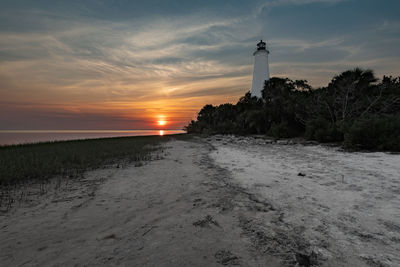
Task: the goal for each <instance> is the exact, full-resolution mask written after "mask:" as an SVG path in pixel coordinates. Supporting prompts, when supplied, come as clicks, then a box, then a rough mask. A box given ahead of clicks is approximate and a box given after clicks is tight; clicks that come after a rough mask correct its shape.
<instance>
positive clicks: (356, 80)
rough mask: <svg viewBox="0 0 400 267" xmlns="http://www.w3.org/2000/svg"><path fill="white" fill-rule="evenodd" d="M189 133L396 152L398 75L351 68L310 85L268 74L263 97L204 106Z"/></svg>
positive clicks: (399, 119)
mask: <svg viewBox="0 0 400 267" xmlns="http://www.w3.org/2000/svg"><path fill="white" fill-rule="evenodd" d="M186 130H187V132H188V133H208V134H217V133H219V134H267V135H269V136H273V137H276V138H291V137H304V138H306V139H309V140H316V141H319V142H342V143H343V144H344V146H345V147H346V148H349V149H368V150H388V151H400V139H399V138H400V137H399V136H400V77H399V78H393V77H386V76H384V77H383V79H382V80H381V81H378V79H377V78H376V77H375V76H374V74H373V72H372V71H370V70H362V69H359V68H357V69H354V70H349V71H345V72H343V73H341V74H340V75H337V76H335V77H334V78H333V79H332V81H331V82H330V83H329V84H328V86H326V87H322V88H317V89H313V88H311V86H310V85H308V84H307V81H305V80H297V81H292V80H290V79H287V78H271V79H270V80H269V81H266V82H265V86H264V90H263V91H262V99H257V98H254V97H251V95H250V93H246V94H245V96H243V97H242V98H240V100H239V101H238V103H237V104H236V105H233V104H223V105H219V106H212V105H206V106H204V107H203V108H202V109H201V110H200V112H199V114H198V116H197V120H196V121H191V122H190V123H189V125H187V126H186Z"/></svg>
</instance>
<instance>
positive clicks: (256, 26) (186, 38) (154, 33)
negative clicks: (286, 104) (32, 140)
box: [0, 0, 400, 127]
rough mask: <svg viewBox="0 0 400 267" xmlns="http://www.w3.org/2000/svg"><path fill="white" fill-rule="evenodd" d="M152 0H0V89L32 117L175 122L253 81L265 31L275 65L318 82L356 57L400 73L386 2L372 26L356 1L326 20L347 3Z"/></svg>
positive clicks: (275, 70)
mask: <svg viewBox="0 0 400 267" xmlns="http://www.w3.org/2000/svg"><path fill="white" fill-rule="evenodd" d="M135 2H136V1H135ZM158 2H159V5H156V6H155V5H154V1H146V3H144V2H143V3H137V2H136V3H133V2H131V1H122V0H121V1H120V0H118V1H99V0H92V1H90V2H86V1H85V2H79V3H78V2H76V3H75V2H74V3H72V4H66V3H67V2H57V3H53V2H52V1H51V2H49V1H47V0H46V1H44V0H43V1H40V2H38V3H37V4H32V3H27V5H26V6H25V7H21V4H17V3H16V2H9V3H8V5H4V9H2V10H1V11H0V15H1V16H0V17H1V18H0V22H1V23H0V94H1V98H2V99H3V100H4V101H7V102H9V103H11V102H12V103H21V104H19V105H17V104H15V106H16V107H18V109H20V110H22V109H24V110H25V109H29V110H31V111H32V112H31V113H29V111H27V110H25V111H26V112H25V113H24V114H26V116H27V117H29V116H34V114H36V115H37V116H39V115H40V114H42V113H40V112H39V110H40V109H41V108H42V109H43V110H44V111H46V112H48V114H58V113H57V111H58V112H61V113H62V114H70V115H71V116H70V117H68V116H69V115H68V116H67V115H66V117H68V118H69V119H68V120H70V121H71V123H72V121H73V120H75V119H76V120H78V118H79V114H82V116H83V117H86V118H94V117H96V118H104V120H105V121H110V120H115V121H118V119H117V118H121V121H124V120H125V119H126V118H129V119H132V121H136V123H138V125H139V124H140V125H142V122H139V121H140V120H141V119H143V118H145V119H147V120H150V119H151V118H152V116H156V115H157V114H160V113H168V114H170V115H171V119H173V120H174V121H180V123H181V124H180V125H179V123H177V124H175V125H176V127H181V126H182V125H183V124H184V123H186V121H187V120H189V119H190V118H193V117H194V116H195V115H196V111H197V110H198V109H199V108H201V106H203V105H204V104H206V103H212V104H220V103H224V102H236V101H237V99H238V98H239V97H240V96H241V95H243V94H244V93H245V92H246V91H248V90H249V88H250V85H251V74H252V65H253V57H252V51H253V49H254V47H255V42H256V41H257V40H258V39H260V38H262V37H268V41H269V42H268V44H269V46H270V50H271V54H270V64H271V65H270V71H271V74H272V75H278V76H285V77H290V78H292V79H308V80H309V81H310V82H311V84H312V85H314V86H320V85H325V84H327V83H328V81H329V80H330V79H331V78H332V77H333V75H335V74H337V73H338V72H340V71H343V70H345V69H348V68H353V67H356V66H363V67H364V66H365V67H368V68H373V69H377V73H378V74H381V73H383V72H386V73H387V74H396V72H397V73H398V71H399V64H398V62H399V59H400V55H398V52H397V51H398V49H397V47H398V45H400V40H399V39H398V38H397V36H398V34H397V33H399V29H400V28H399V27H398V23H399V21H398V20H397V19H395V18H393V17H392V16H389V15H390V14H389V15H386V14H387V13H388V12H386V13H385V18H384V19H382V17H380V18H379V19H375V17H374V16H369V15H368V16H367V15H365V16H367V17H368V18H369V19H370V20H373V23H372V24H368V23H366V22H365V21H366V20H365V19H364V18H363V17H362V16H360V15H359V14H358V13H357V12H356V11H354V10H353V11H352V12H349V14H350V13H351V14H350V15H348V16H345V19H344V20H343V21H344V22H342V21H340V23H339V21H335V23H333V20H332V18H335V17H336V16H337V13H340V14H343V12H339V11H340V10H341V9H340V10H338V9H337V8H346V9H347V8H349V5H350V7H351V4H352V2H354V1H345V0H343V1H339V0H337V1H329V0H325V1H324V0H319V1H318V0H303V1H300V0H297V1H296V0H277V1H257V0H256V1H249V2H244V1H237V0H232V1H223V2H224V3H222V1H217V2H215V1H195V2H192V1H190V3H189V1H177V2H175V1H173V2H170V1H169V4H167V3H164V2H163V1H158ZM341 2H343V4H346V6H344V7H341V4H342V3H341ZM49 3H53V4H52V5H49ZM171 3H172V4H171ZM132 5H134V8H133V6H132ZM364 6H365V5H364ZM152 7H153V8H152ZM254 7H256V10H257V11H256V12H255V13H257V14H258V15H254V12H253V11H254ZM270 8H275V11H276V12H267V11H268V10H269V9H270ZM311 8H312V10H313V12H314V11H315V13H312V14H310V12H311V11H309V9H311ZM353 8H357V10H358V9H359V8H360V7H359V6H358V4H356V3H354V6H353ZM11 11H12V12H11ZM14 11H15V12H14ZM278 11H279V12H278ZM317 11H318V12H319V13H318V12H317ZM252 12H253V13H252ZM263 12H264V13H263ZM327 12H328V13H327ZM354 12H355V13H354ZM346 14H347V13H346ZM353 16H355V17H356V19H354V18H353ZM321 17H327V19H321ZM368 21H369V20H368ZM349 22H351V23H349ZM342 24H344V25H348V27H345V28H340V27H342ZM337 25H340V27H339V26H337ZM339 28H340V29H339ZM332 29H333V30H332ZM50 103H51V105H50ZM1 105H4V103H3V104H2V103H0V106H1ZM7 107H8V108H9V110H10V112H11V107H10V105H7ZM29 114H31V115H29ZM88 114H95V115H93V117H91V115H88ZM103 115H104V116H103ZM40 116H41V115H40ZM49 116H50V115H49ZM21 118H22V115H21ZM93 120H96V121H97V119H93ZM99 120H100V119H99ZM32 121H34V119H32ZM56 121H57V120H54V122H56ZM0 122H3V121H0ZM110 125H111V124H110ZM112 125H114V124H112Z"/></svg>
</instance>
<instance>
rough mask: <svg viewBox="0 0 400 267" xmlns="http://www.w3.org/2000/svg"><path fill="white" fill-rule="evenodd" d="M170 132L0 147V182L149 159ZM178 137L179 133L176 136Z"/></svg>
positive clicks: (71, 174)
mask: <svg viewBox="0 0 400 267" xmlns="http://www.w3.org/2000/svg"><path fill="white" fill-rule="evenodd" d="M174 136H175V137H177V136H178V135H171V136H135V137H117V138H100V139H86V140H73V141H57V142H44V143H36V144H23V145H11V146H1V147H0V186H1V187H4V186H13V185H15V184H19V183H21V182H24V181H27V180H29V181H32V180H37V181H42V180H44V181H45V180H48V179H49V178H51V177H54V176H62V177H65V178H73V177H78V176H79V175H81V174H82V172H84V171H86V170H90V169H96V168H100V167H102V166H106V165H109V164H116V163H120V162H128V163H129V162H135V163H136V164H137V165H140V164H141V162H142V161H147V160H150V159H151V157H152V152H154V151H155V150H157V149H158V148H159V147H160V143H161V142H164V141H167V140H169V139H170V138H171V137H174ZM178 138H179V136H178Z"/></svg>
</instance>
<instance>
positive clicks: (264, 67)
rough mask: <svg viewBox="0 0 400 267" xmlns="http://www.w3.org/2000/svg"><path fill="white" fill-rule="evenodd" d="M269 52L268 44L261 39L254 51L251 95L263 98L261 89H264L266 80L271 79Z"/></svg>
mask: <svg viewBox="0 0 400 267" xmlns="http://www.w3.org/2000/svg"><path fill="white" fill-rule="evenodd" d="M268 54H269V51H268V49H267V45H266V43H265V42H263V40H261V41H260V42H259V43H258V44H257V50H256V51H255V52H254V53H253V56H254V70H253V83H252V85H251V96H256V97H258V98H261V90H263V89H264V82H265V81H266V80H269V66H268Z"/></svg>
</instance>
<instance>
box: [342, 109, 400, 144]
mask: <svg viewBox="0 0 400 267" xmlns="http://www.w3.org/2000/svg"><path fill="white" fill-rule="evenodd" d="M399 115H400V114H399ZM399 115H394V116H385V117H379V116H376V115H375V116H370V117H366V118H360V119H357V120H355V121H354V122H353V124H352V125H351V126H350V127H349V128H348V129H347V130H346V132H345V135H344V145H345V147H347V148H361V149H368V150H390V151H400V116H399Z"/></svg>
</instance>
